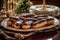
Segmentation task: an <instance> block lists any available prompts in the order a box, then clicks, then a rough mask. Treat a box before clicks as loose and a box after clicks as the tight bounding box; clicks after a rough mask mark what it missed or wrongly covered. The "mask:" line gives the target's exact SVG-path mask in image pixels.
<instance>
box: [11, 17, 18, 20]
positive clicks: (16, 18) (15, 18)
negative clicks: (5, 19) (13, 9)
mask: <svg viewBox="0 0 60 40" xmlns="http://www.w3.org/2000/svg"><path fill="white" fill-rule="evenodd" d="M10 19H13V20H19V17H14V16H13V17H10Z"/></svg>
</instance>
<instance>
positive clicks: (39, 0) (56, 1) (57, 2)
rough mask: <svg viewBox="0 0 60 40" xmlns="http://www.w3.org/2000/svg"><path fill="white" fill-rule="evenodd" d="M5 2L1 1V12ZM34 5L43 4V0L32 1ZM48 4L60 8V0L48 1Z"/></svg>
mask: <svg viewBox="0 0 60 40" xmlns="http://www.w3.org/2000/svg"><path fill="white" fill-rule="evenodd" d="M3 1H4V0H0V10H1V9H2V6H3V3H4V2H3ZM31 1H32V2H33V4H34V5H36V4H42V2H43V0H31ZM46 4H50V5H56V6H59V7H60V0H46Z"/></svg>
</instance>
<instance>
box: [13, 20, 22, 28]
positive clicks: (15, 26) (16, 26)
mask: <svg viewBox="0 0 60 40" xmlns="http://www.w3.org/2000/svg"><path fill="white" fill-rule="evenodd" d="M22 24H23V21H22V20H20V21H17V22H16V23H15V24H14V25H13V28H15V29H20V28H21V27H22Z"/></svg>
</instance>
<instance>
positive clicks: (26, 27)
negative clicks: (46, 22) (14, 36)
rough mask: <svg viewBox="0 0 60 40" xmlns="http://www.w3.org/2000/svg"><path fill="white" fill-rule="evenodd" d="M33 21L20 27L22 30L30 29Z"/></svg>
mask: <svg viewBox="0 0 60 40" xmlns="http://www.w3.org/2000/svg"><path fill="white" fill-rule="evenodd" d="M32 23H33V21H27V22H25V23H24V24H23V25H22V28H23V29H30V28H31V26H32Z"/></svg>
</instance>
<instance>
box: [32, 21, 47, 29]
mask: <svg viewBox="0 0 60 40" xmlns="http://www.w3.org/2000/svg"><path fill="white" fill-rule="evenodd" d="M46 24H47V21H46V20H38V21H36V22H34V23H33V26H32V28H33V29H37V28H41V27H44V26H45V25H46Z"/></svg>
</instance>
